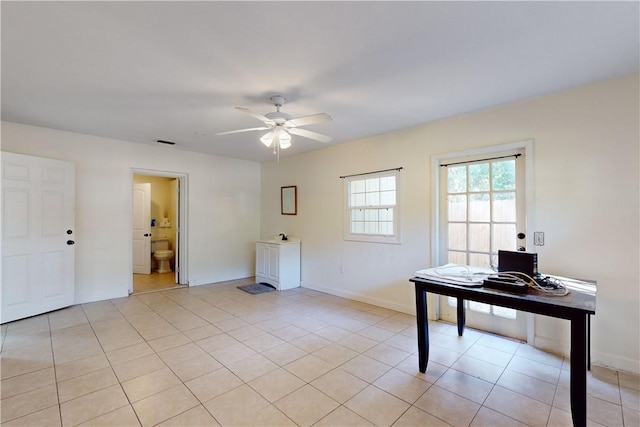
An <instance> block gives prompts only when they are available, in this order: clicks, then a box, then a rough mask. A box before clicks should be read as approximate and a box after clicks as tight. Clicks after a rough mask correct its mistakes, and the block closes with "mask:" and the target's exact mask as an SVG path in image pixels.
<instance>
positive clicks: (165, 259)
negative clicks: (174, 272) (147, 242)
mask: <svg viewBox="0 0 640 427" xmlns="http://www.w3.org/2000/svg"><path fill="white" fill-rule="evenodd" d="M151 253H152V254H153V258H154V259H155V260H156V265H157V266H158V269H157V270H156V271H157V272H158V273H170V272H171V258H173V251H172V250H170V249H169V239H168V238H166V237H159V238H157V239H151Z"/></svg>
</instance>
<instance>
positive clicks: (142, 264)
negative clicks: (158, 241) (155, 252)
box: [133, 182, 151, 274]
mask: <svg viewBox="0 0 640 427" xmlns="http://www.w3.org/2000/svg"><path fill="white" fill-rule="evenodd" d="M133 272H134V273H136V274H150V273H151V184H150V183H148V182H147V183H144V184H133Z"/></svg>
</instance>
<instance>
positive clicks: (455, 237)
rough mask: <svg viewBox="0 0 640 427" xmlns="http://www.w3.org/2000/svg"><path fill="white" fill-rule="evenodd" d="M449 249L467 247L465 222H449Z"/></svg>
mask: <svg viewBox="0 0 640 427" xmlns="http://www.w3.org/2000/svg"><path fill="white" fill-rule="evenodd" d="M449 249H462V250H466V249H467V226H466V224H449Z"/></svg>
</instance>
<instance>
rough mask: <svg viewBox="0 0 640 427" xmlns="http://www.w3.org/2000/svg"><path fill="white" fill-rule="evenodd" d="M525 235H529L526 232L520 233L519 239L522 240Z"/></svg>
mask: <svg viewBox="0 0 640 427" xmlns="http://www.w3.org/2000/svg"><path fill="white" fill-rule="evenodd" d="M525 237H527V235H526V234H524V233H518V239H520V240H522V239H524V238H525Z"/></svg>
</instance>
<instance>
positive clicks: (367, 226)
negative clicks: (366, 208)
mask: <svg viewBox="0 0 640 427" xmlns="http://www.w3.org/2000/svg"><path fill="white" fill-rule="evenodd" d="M364 232H365V233H367V234H378V223H377V222H365V223H364Z"/></svg>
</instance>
